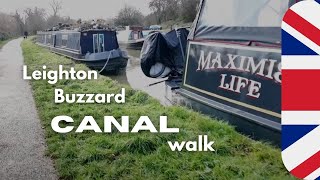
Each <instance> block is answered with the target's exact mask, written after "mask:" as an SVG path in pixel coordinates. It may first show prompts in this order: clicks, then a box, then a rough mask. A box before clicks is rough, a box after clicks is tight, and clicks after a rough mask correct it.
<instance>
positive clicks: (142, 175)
mask: <svg viewBox="0 0 320 180" xmlns="http://www.w3.org/2000/svg"><path fill="white" fill-rule="evenodd" d="M22 48H23V54H24V58H25V63H26V64H27V65H28V68H29V72H31V71H32V70H35V69H40V68H41V66H42V65H44V64H45V65H46V66H47V69H49V70H50V69H57V68H58V65H60V64H61V65H63V66H64V68H70V67H75V68H76V69H78V70H79V69H82V70H88V69H87V67H86V66H84V65H82V64H77V63H74V62H72V61H71V60H69V59H66V58H64V57H61V56H58V55H55V54H52V53H50V52H49V51H48V50H45V49H43V48H40V47H38V46H37V45H35V44H33V43H32V42H31V41H30V40H26V41H24V42H23V44H22ZM31 84H32V87H33V93H34V98H35V101H36V105H37V108H38V112H39V116H40V118H41V120H42V124H43V126H44V128H45V130H46V141H47V144H48V152H47V154H48V155H49V156H50V157H52V158H53V159H54V161H55V167H56V169H57V170H58V172H59V175H60V178H61V179H208V180H209V179H219V180H220V179H248V180H253V179H279V180H280V179H281V180H283V179H293V178H292V177H291V176H290V175H289V173H288V172H287V171H286V169H285V168H284V166H283V164H282V162H281V155H280V150H279V149H277V148H274V147H272V146H270V145H268V144H265V143H262V142H257V141H253V140H251V139H249V138H247V137H245V136H243V135H240V134H239V133H237V132H236V131H235V130H234V128H233V127H231V126H230V125H228V124H226V123H224V122H221V121H217V120H215V119H211V118H209V117H207V116H204V115H201V114H199V113H197V112H193V111H191V110H189V109H186V108H184V107H164V106H162V105H161V104H160V103H159V102H158V101H156V100H154V99H153V98H151V97H150V96H148V95H147V94H145V93H143V92H141V91H136V90H133V89H131V88H129V87H126V92H127V94H126V100H127V102H126V104H121V105H119V104H108V105H105V104H72V105H71V104H59V105H57V104H54V88H63V89H64V90H65V92H66V93H115V92H119V91H120V89H121V87H122V85H121V84H119V83H117V82H115V81H112V80H111V79H109V78H108V77H103V76H100V77H99V79H98V80H91V81H89V80H88V81H86V80H85V81H66V80H61V81H59V82H58V83H57V84H56V85H50V84H48V83H47V82H46V81H43V80H41V81H32V82H31ZM58 115H68V116H71V117H72V118H73V119H74V121H75V126H77V125H79V123H80V121H81V120H82V118H83V117H84V116H85V115H88V116H89V115H92V116H94V117H95V119H96V121H97V122H98V124H99V125H100V126H101V127H102V125H103V116H107V115H113V116H115V117H116V118H120V117H121V116H122V115H129V116H130V127H132V126H133V125H134V124H135V122H136V121H137V120H138V118H139V117H140V116H142V115H148V116H149V117H150V118H151V120H152V121H153V122H154V124H155V126H157V127H158V126H159V124H158V118H159V116H161V115H165V116H168V118H169V122H168V123H169V127H179V128H180V133H179V134H151V133H147V132H142V133H137V134H123V133H118V132H114V133H112V134H96V133H93V132H85V133H82V134H79V133H78V134H76V133H74V132H72V133H68V134H58V133H55V132H54V131H53V130H52V129H51V126H50V123H51V120H52V118H54V117H55V116H58ZM198 135H208V136H209V139H210V140H214V141H215V146H214V148H215V149H216V152H186V151H183V152H172V151H171V150H170V148H169V146H168V144H167V141H186V140H196V139H197V136H198Z"/></svg>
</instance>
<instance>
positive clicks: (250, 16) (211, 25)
mask: <svg viewBox="0 0 320 180" xmlns="http://www.w3.org/2000/svg"><path fill="white" fill-rule="evenodd" d="M297 2H298V1H297V0H281V1H279V0H263V1H252V0H242V1H238V0H224V1H221V0H201V2H200V5H199V7H200V10H199V12H198V14H197V17H196V19H195V21H194V23H193V25H192V28H191V32H190V34H189V37H188V39H189V40H199V41H201V40H221V41H240V42H242V41H244V42H252V41H254V42H261V43H272V44H281V22H282V18H283V16H284V14H285V12H286V11H287V10H288V9H289V7H290V6H291V5H293V4H294V3H297Z"/></svg>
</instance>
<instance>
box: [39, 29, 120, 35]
mask: <svg viewBox="0 0 320 180" xmlns="http://www.w3.org/2000/svg"><path fill="white" fill-rule="evenodd" d="M53 32H64V33H81V32H115V31H114V30H111V29H85V30H77V29H75V30H59V31H38V34H46V33H53Z"/></svg>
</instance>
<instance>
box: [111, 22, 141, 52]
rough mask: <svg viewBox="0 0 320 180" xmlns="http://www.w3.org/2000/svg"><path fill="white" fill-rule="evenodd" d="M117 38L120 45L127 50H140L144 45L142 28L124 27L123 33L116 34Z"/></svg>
mask: <svg viewBox="0 0 320 180" xmlns="http://www.w3.org/2000/svg"><path fill="white" fill-rule="evenodd" d="M117 37H118V40H119V43H120V44H121V45H125V46H126V47H127V48H129V49H141V47H142V45H143V43H144V35H143V27H142V26H126V29H125V30H123V31H118V32H117Z"/></svg>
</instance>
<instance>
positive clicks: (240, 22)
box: [200, 0, 289, 27]
mask: <svg viewBox="0 0 320 180" xmlns="http://www.w3.org/2000/svg"><path fill="white" fill-rule="evenodd" d="M204 3H205V4H204V6H203V10H202V14H201V16H200V20H201V22H202V23H205V24H207V25H209V26H212V25H214V26H226V27H280V26H281V21H282V18H283V16H284V14H285V12H286V11H287V9H288V6H289V0H259V1H257V0H223V1H220V0H219V1H218V0H206V1H204Z"/></svg>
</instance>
